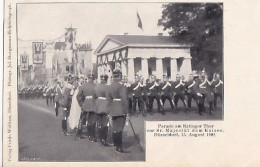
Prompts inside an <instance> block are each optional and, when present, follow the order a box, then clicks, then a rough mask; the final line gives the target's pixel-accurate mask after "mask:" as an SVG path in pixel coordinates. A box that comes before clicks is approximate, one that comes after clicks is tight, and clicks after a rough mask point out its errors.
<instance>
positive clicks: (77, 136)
mask: <svg viewBox="0 0 260 167" xmlns="http://www.w3.org/2000/svg"><path fill="white" fill-rule="evenodd" d="M81 135H82V128H78V129H77V132H76V139H80V138H81V137H82V136H81Z"/></svg>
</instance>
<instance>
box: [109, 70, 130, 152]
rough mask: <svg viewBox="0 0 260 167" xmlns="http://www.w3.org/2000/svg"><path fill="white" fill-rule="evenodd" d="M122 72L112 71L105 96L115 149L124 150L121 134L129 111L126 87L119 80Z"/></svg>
mask: <svg viewBox="0 0 260 167" xmlns="http://www.w3.org/2000/svg"><path fill="white" fill-rule="evenodd" d="M121 77H122V73H121V71H120V70H118V69H115V70H114V71H113V81H112V83H111V84H110V85H108V90H107V93H106V98H107V100H108V103H109V104H108V115H109V117H110V120H111V123H112V132H113V134H112V136H113V141H114V146H115V150H116V151H117V152H124V150H123V142H122V134H123V129H124V126H125V122H126V117H127V114H128V112H129V105H128V95H127V88H126V87H125V86H124V85H123V84H122V83H121V82H120V81H121Z"/></svg>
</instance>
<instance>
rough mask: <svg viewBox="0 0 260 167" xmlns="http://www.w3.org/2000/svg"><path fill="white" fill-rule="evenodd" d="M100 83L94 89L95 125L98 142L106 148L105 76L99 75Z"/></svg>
mask: <svg viewBox="0 0 260 167" xmlns="http://www.w3.org/2000/svg"><path fill="white" fill-rule="evenodd" d="M100 78H101V83H99V84H97V85H96V87H95V96H94V98H95V109H94V112H95V113H96V118H97V119H96V124H97V128H98V136H99V141H100V142H101V143H102V144H103V145H104V146H108V144H107V135H108V126H107V124H108V122H109V119H108V115H107V113H108V101H107V99H106V93H107V87H108V85H107V79H108V76H107V75H101V76H100Z"/></svg>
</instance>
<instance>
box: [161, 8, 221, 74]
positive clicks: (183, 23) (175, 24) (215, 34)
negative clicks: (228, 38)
mask: <svg viewBox="0 0 260 167" xmlns="http://www.w3.org/2000/svg"><path fill="white" fill-rule="evenodd" d="M158 25H159V26H163V27H164V30H167V31H168V32H169V34H170V35H171V36H173V37H174V38H177V39H179V40H181V41H184V42H187V43H192V44H193V45H194V47H193V49H192V57H193V67H194V68H195V69H196V68H202V67H206V68H208V69H209V70H211V68H214V70H217V71H222V57H223V46H222V45H223V7H222V4H219V3H169V4H165V5H163V11H162V17H161V19H159V20H158ZM212 70H213V69H212Z"/></svg>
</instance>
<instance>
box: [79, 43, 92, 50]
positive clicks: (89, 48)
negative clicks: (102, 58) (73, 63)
mask: <svg viewBox="0 0 260 167" xmlns="http://www.w3.org/2000/svg"><path fill="white" fill-rule="evenodd" d="M78 49H79V50H80V51H92V50H93V49H92V47H91V44H82V45H78Z"/></svg>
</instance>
